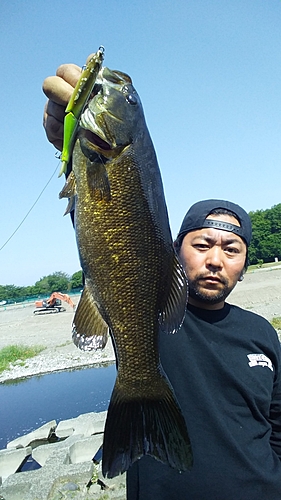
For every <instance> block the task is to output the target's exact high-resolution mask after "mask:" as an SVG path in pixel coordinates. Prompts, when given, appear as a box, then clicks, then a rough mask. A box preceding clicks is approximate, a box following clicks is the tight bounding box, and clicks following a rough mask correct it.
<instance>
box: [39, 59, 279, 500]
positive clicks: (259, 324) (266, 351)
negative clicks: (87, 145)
mask: <svg viewBox="0 0 281 500" xmlns="http://www.w3.org/2000/svg"><path fill="white" fill-rule="evenodd" d="M77 68H78V67H75V66H74V65H66V66H61V67H60V68H59V70H58V76H56V77H52V78H53V80H51V82H50V79H49V81H48V79H47V80H46V81H45V82H44V89H45V92H46V94H47V96H48V97H49V98H51V101H49V102H48V104H47V107H46V108H45V118H44V124H45V128H46V133H47V135H48V138H49V140H51V142H53V144H55V145H56V146H57V147H59V148H60V149H61V144H62V126H63V125H62V123H63V111H64V106H65V104H66V102H67V100H68V99H69V97H70V95H69V93H70V94H71V87H73V85H74V84H75V78H76V79H77V78H78V76H79V72H80V70H79V68H78V70H77ZM71 75H72V76H71ZM73 75H76V77H74V76H73ZM50 83H51V85H50ZM50 87H52V90H51V91H50ZM250 239H251V222H250V219H249V216H248V215H247V213H246V212H245V211H244V210H243V209H242V208H241V207H239V206H238V205H236V204H234V203H231V202H226V201H223V200H206V201H201V202H198V203H196V204H195V205H193V206H192V207H191V208H190V210H189V211H188V212H187V214H186V216H185V218H184V220H183V223H182V226H181V228H180V231H179V234H178V237H177V239H176V242H175V248H176V250H177V252H178V255H179V258H180V260H181V262H182V264H183V266H184V268H185V271H186V274H187V277H188V280H189V302H188V305H187V310H186V316H185V320H184V323H183V326H182V328H181V329H180V331H179V332H178V333H177V334H176V335H164V334H161V335H160V355H161V361H162V364H163V367H164V369H165V371H166V373H167V375H168V377H169V379H170V381H171V383H172V385H173V387H174V390H175V392H176V396H177V398H178V401H179V403H180V406H181V408H182V411H183V414H184V416H185V419H186V423H187V428H188V431H189V435H190V439H191V444H192V449H193V457H194V463H193V466H192V469H191V470H190V471H186V472H182V473H180V472H179V471H177V470H174V469H172V468H170V467H168V466H167V465H164V464H162V463H160V462H157V461H156V460H155V459H153V458H151V457H144V458H142V459H141V460H139V461H137V462H136V463H135V464H133V466H132V467H131V468H130V469H129V471H128V474H127V492H128V493H127V495H128V499H129V500H150V499H151V500H168V499H169V500H181V499H183V500H185V499H186V500H189V499H190V500H234V499H235V500H238V499H239V500H244V499H245V500H246V499H247V500H254V499H255V500H257V499H258V500H259V499H264V500H277V499H278V500H280V499H281V463H280V459H281V359H280V345H279V341H278V338H277V335H276V332H275V330H274V329H273V328H272V327H271V325H270V324H269V323H268V322H267V321H266V320H265V319H264V318H262V317H260V316H258V315H256V314H253V313H251V312H249V311H244V310H243V309H241V308H238V307H235V306H232V305H229V304H228V303H226V302H225V300H226V298H227V296H228V295H229V293H230V292H231V290H232V289H233V288H234V287H235V285H236V284H237V282H238V281H239V280H242V279H243V273H244V272H245V270H246V267H247V252H248V247H249V243H250Z"/></svg>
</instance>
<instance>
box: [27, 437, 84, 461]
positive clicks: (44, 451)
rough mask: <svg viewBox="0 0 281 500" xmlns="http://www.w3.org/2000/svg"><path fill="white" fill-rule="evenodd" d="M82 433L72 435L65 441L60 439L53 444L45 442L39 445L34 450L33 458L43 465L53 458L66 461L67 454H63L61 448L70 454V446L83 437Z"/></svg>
mask: <svg viewBox="0 0 281 500" xmlns="http://www.w3.org/2000/svg"><path fill="white" fill-rule="evenodd" d="M82 438H83V436H82V435H78V436H70V437H69V438H67V439H65V440H64V441H58V442H57V443H51V444H43V445H41V446H38V447H37V448H35V449H34V450H33V451H32V458H33V459H34V460H36V462H38V464H40V465H41V466H42V467H43V466H44V465H45V463H46V462H47V461H48V460H49V458H51V460H52V461H55V462H60V461H61V463H65V462H66V461H67V459H66V458H65V456H62V455H61V450H64V452H63V453H65V454H66V455H69V448H70V447H71V445H72V444H74V443H76V442H77V441H79V440H80V439H82Z"/></svg>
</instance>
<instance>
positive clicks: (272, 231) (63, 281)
mask: <svg viewBox="0 0 281 500" xmlns="http://www.w3.org/2000/svg"><path fill="white" fill-rule="evenodd" d="M249 216H250V218H251V221H252V227H253V237H252V242H251V245H250V247H249V263H250V264H258V263H263V262H274V260H275V259H276V258H277V259H278V260H279V261H281V203H279V204H278V205H274V206H273V207H271V208H268V209H266V210H256V211H254V212H249ZM82 287H83V277H82V271H77V272H76V273H74V274H73V275H72V276H69V275H68V274H66V273H63V272H61V271H59V272H55V273H53V274H50V275H49V276H44V277H43V278H41V279H40V280H39V281H36V283H35V285H31V286H26V287H23V286H16V285H0V302H1V301H2V300H6V301H17V300H20V299H26V298H29V297H36V296H38V297H40V296H44V297H48V296H49V295H51V293H52V292H55V291H59V292H64V293H65V292H66V293H67V292H70V291H71V290H75V289H81V288H82Z"/></svg>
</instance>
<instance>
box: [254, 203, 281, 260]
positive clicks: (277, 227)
mask: <svg viewBox="0 0 281 500" xmlns="http://www.w3.org/2000/svg"><path fill="white" fill-rule="evenodd" d="M249 216H250V218H251V222H252V227H253V237H252V241H251V245H250V247H249V261H250V264H258V263H259V262H260V263H263V262H274V260H275V259H276V258H277V259H278V260H279V261H280V260H281V203H279V204H278V205H274V206H273V207H271V208H268V209H266V210H256V211H255V212H249Z"/></svg>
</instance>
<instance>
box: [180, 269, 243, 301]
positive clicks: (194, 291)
mask: <svg viewBox="0 0 281 500" xmlns="http://www.w3.org/2000/svg"><path fill="white" fill-rule="evenodd" d="M203 278H205V276H203V275H199V276H196V278H195V279H194V280H192V281H191V280H188V289H189V295H190V297H192V298H193V299H196V300H198V301H199V302H204V303H208V304H218V303H219V302H224V301H225V299H226V298H227V297H228V295H229V294H230V292H232V290H233V288H234V286H235V285H234V286H232V287H230V286H229V281H228V280H227V279H226V278H222V277H221V276H218V278H219V279H220V281H221V283H222V284H223V285H224V286H223V288H222V289H221V290H217V292H216V293H214V292H212V293H210V292H211V290H210V289H208V290H206V289H203V288H202V287H201V286H200V284H199V281H200V280H202V279H203Z"/></svg>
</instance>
